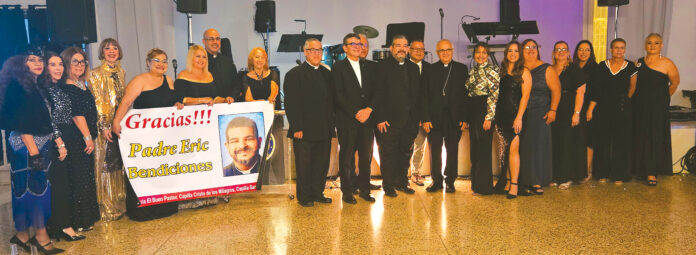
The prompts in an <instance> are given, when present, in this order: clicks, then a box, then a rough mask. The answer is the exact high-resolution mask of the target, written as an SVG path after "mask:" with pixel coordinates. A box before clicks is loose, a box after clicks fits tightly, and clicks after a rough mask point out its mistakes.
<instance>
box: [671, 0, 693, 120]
mask: <svg viewBox="0 0 696 255" xmlns="http://www.w3.org/2000/svg"><path fill="white" fill-rule="evenodd" d="M694 10H696V1H693V0H674V5H673V8H672V20H671V21H669V24H670V35H669V38H668V40H669V44H668V45H667V46H666V47H667V48H669V51H668V52H667V57H669V58H670V59H672V61H674V63H675V64H676V65H677V68H679V74H680V76H681V83H680V84H679V90H683V89H686V90H696V72H694V67H693V63H694V60H695V59H696V15H694ZM671 104H672V105H683V106H687V107H688V106H690V105H691V103H690V102H689V99H688V98H686V97H683V96H682V93H681V91H677V92H676V93H674V95H672V102H671ZM694 107H696V105H694Z"/></svg>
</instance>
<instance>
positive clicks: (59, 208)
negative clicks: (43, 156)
mask: <svg viewBox="0 0 696 255" xmlns="http://www.w3.org/2000/svg"><path fill="white" fill-rule="evenodd" d="M52 150H54V152H53V153H54V154H53V155H55V157H54V158H53V161H52V162H51V168H50V169H49V170H48V173H49V177H50V179H49V180H50V181H51V218H50V219H49V221H48V226H47V227H48V228H49V229H50V231H51V234H53V235H57V234H60V232H61V231H63V229H64V228H69V227H72V222H73V220H72V204H73V203H72V196H70V194H72V190H71V189H70V177H69V175H68V171H67V165H66V164H65V161H60V160H58V157H57V155H58V151H57V150H56V149H55V147H54V148H52Z"/></svg>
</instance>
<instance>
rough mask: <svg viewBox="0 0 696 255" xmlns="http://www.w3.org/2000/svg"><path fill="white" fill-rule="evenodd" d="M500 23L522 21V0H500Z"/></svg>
mask: <svg viewBox="0 0 696 255" xmlns="http://www.w3.org/2000/svg"><path fill="white" fill-rule="evenodd" d="M500 23H503V24H514V23H520V0H500Z"/></svg>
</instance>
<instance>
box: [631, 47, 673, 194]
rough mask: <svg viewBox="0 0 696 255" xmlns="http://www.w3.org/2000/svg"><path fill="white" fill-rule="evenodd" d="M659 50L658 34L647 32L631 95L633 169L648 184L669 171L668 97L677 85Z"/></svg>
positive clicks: (670, 163) (670, 65) (670, 160)
mask: <svg viewBox="0 0 696 255" xmlns="http://www.w3.org/2000/svg"><path fill="white" fill-rule="evenodd" d="M661 50H662V36H661V35H660V34H650V35H648V37H647V38H646V39H645V52H646V53H647V55H646V56H645V57H644V58H641V59H639V60H638V64H637V66H638V78H637V81H636V93H635V95H634V96H633V113H634V114H633V116H634V119H633V121H634V122H633V134H634V136H633V143H634V146H633V148H634V151H633V152H634V153H633V156H634V158H635V160H634V161H633V164H634V167H633V169H634V170H635V174H636V175H637V176H638V177H640V178H644V179H647V183H648V185H650V186H655V185H657V178H656V176H657V175H672V136H671V133H670V132H671V127H670V123H669V99H670V96H672V94H674V91H676V90H677V86H679V70H678V69H677V67H676V66H675V65H674V62H672V60H670V59H669V58H667V57H664V56H662V54H661Z"/></svg>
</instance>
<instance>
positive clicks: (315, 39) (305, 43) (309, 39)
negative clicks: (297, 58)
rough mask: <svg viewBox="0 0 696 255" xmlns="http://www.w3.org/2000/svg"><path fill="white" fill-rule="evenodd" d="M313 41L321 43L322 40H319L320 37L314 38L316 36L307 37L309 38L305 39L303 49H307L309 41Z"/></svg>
mask: <svg viewBox="0 0 696 255" xmlns="http://www.w3.org/2000/svg"><path fill="white" fill-rule="evenodd" d="M311 42H319V43H321V41H319V39H317V38H314V37H311V38H307V40H305V41H304V46H302V50H304V49H306V48H307V46H309V43H311Z"/></svg>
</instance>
